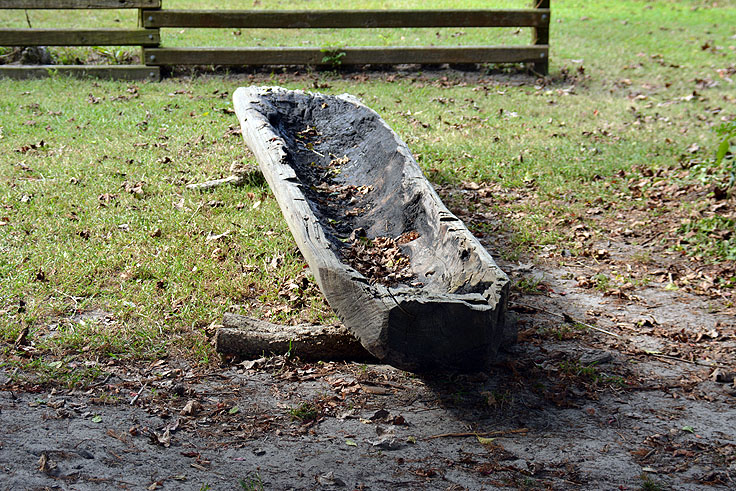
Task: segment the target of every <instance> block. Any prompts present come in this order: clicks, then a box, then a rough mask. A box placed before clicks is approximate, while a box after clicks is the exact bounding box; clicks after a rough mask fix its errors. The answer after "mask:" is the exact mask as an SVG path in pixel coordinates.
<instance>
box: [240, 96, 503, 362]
mask: <svg viewBox="0 0 736 491" xmlns="http://www.w3.org/2000/svg"><path fill="white" fill-rule="evenodd" d="M233 100H234V108H235V112H236V114H237V116H238V119H239V120H240V125H241V128H242V134H243V138H244V139H245V143H246V144H247V145H248V147H249V148H250V149H251V151H252V152H253V154H254V155H255V157H256V160H257V161H258V164H259V166H260V168H261V170H262V172H263V175H264V176H265V178H266V180H267V181H268V184H269V185H270V187H271V189H272V191H273V193H274V195H275V197H276V200H277V201H278V204H279V206H280V207H281V211H282V213H283V215H284V218H285V219H286V222H287V223H288V226H289V229H290V231H291V233H292V235H293V236H294V239H295V241H296V243H297V245H298V247H299V249H300V250H301V252H302V254H303V255H304V258H305V259H306V261H307V263H308V264H309V267H310V269H311V271H312V273H313V274H314V277H315V279H316V282H317V285H318V286H319V288H320V290H321V291H322V293H323V294H324V296H325V298H326V299H327V302H328V303H329V304H330V306H331V307H332V309H333V310H334V311H335V312H336V314H337V316H338V317H339V318H340V320H341V321H342V322H343V323H344V325H345V326H346V327H348V328H349V329H350V330H351V331H352V332H353V333H354V334H355V336H356V337H357V338H358V339H359V340H360V342H361V344H362V345H363V346H364V347H365V348H366V349H367V350H368V351H369V352H370V353H371V354H373V355H374V356H376V357H377V358H378V359H380V360H382V361H384V362H386V363H389V364H391V365H394V366H396V367H399V368H402V369H405V370H411V371H424V370H428V369H435V368H450V369H460V370H476V369H482V368H484V367H485V366H486V365H487V363H488V362H489V361H492V360H493V359H494V357H495V356H496V355H497V351H498V349H499V347H500V346H501V344H502V343H504V340H505V330H506V301H507V296H508V286H509V280H508V277H507V276H506V274H504V273H503V271H501V269H500V268H499V267H498V266H497V265H496V263H495V262H494V261H493V258H492V257H491V256H490V254H489V253H488V252H487V251H486V250H485V248H484V247H483V246H482V245H481V244H480V243H479V242H478V240H477V239H476V238H475V237H474V236H473V235H472V234H471V233H470V232H469V231H468V229H467V228H466V227H465V226H464V225H463V223H462V222H461V221H460V220H459V219H458V218H457V217H456V216H455V215H453V214H452V213H451V212H450V211H449V210H448V209H447V208H446V207H445V206H444V204H443V203H442V201H441V200H440V198H439V196H438V195H437V193H436V192H435V191H434V189H433V188H432V186H431V185H430V183H429V182H428V181H427V180H426V179H425V177H424V176H423V174H422V172H421V170H420V168H419V166H418V165H417V163H416V161H415V160H414V158H413V157H412V155H411V152H410V151H409V148H408V147H407V145H406V144H405V143H404V142H403V141H402V140H401V139H400V138H399V137H398V135H397V134H396V133H395V132H394V131H393V130H392V129H391V128H390V127H389V126H388V124H386V123H385V122H384V121H383V119H381V117H380V116H379V115H378V114H377V113H376V112H375V111H373V110H371V109H370V108H368V107H367V106H365V105H364V104H363V103H361V102H360V101H359V100H358V99H357V98H355V97H353V96H350V95H347V94H346V95H340V96H331V95H323V94H316V93H308V92H302V91H291V90H286V89H283V88H280V87H241V88H238V89H237V90H236V91H235V93H234V94H233Z"/></svg>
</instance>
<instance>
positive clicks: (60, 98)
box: [0, 0, 736, 383]
mask: <svg viewBox="0 0 736 491" xmlns="http://www.w3.org/2000/svg"><path fill="white" fill-rule="evenodd" d="M310 3H311V2H283V1H282V2H276V1H266V0H263V1H262V2H261V5H260V7H262V8H310ZM456 3H457V2H449V1H439V0H437V1H432V2H425V3H422V4H421V6H422V7H446V6H450V5H454V4H456ZM165 4H166V6H167V7H169V6H171V7H172V8H186V7H191V6H192V4H191V2H185V1H182V0H180V1H176V2H174V1H171V2H168V1H166V0H165ZM240 4H242V2H233V1H221V2H199V3H198V4H197V7H201V8H206V7H217V8H227V7H231V6H236V5H240ZM487 4H488V3H487V2H478V1H469V2H464V3H463V5H461V6H460V7H463V8H474V7H475V8H478V7H486V6H487ZM496 4H498V6H500V7H504V8H513V7H516V8H519V7H524V6H525V5H526V3H525V2H510V1H505V2H494V6H495V5H496ZM387 5H388V2H381V1H373V2H371V1H365V0H364V1H362V2H361V3H360V7H363V8H385V7H387ZM319 6H320V8H336V7H339V6H340V2H329V1H328V2H320V5H319ZM391 6H392V7H397V8H399V7H406V8H413V7H418V6H419V2H408V1H406V2H399V3H396V2H391ZM735 7H736V2H734V1H733V0H727V1H719V2H711V1H676V0H670V1H664V0H663V1H638V0H623V1H616V2H613V1H611V2H583V1H575V0H569V1H564V0H558V1H555V2H553V5H552V8H553V24H552V29H551V35H550V38H551V45H552V53H551V67H550V70H551V74H550V77H549V79H548V80H546V81H536V80H534V79H532V78H529V77H525V76H520V75H518V74H516V75H514V74H513V72H512V73H511V74H510V75H509V74H508V73H500V74H499V73H496V74H485V73H484V72H481V73H474V74H470V75H468V74H463V73H460V72H452V71H445V72H440V73H436V72H433V73H421V72H411V73H408V74H405V73H385V74H377V73H369V74H362V73H355V72H353V73H334V72H313V71H309V70H303V69H302V70H300V72H301V73H300V74H299V75H294V74H293V73H292V72H288V71H287V72H282V71H281V70H278V71H276V72H274V73H272V74H270V75H269V74H257V75H253V76H250V77H249V76H247V75H238V76H230V75H213V76H210V75H207V76H204V75H201V74H199V75H195V76H192V77H183V78H173V79H166V80H164V81H162V82H161V83H135V84H133V83H123V82H110V81H92V80H74V79H67V78H51V79H47V80H39V81H9V80H0V93H2V94H3V97H2V98H0V154H1V155H3V158H2V165H1V166H0V314H2V315H0V350H1V351H0V353H2V354H1V355H0V364H2V365H5V366H6V367H20V369H21V370H23V369H24V368H33V369H34V372H35V373H37V374H40V375H44V376H48V377H61V378H62V379H63V380H67V381H69V382H70V383H76V382H77V381H79V380H83V379H85V378H92V377H94V376H96V375H97V374H98V373H99V370H100V367H102V366H103V365H104V364H105V363H108V362H115V361H116V360H140V359H154V358H157V357H160V356H163V355H165V354H166V353H170V354H173V355H183V356H185V357H187V358H188V359H189V360H190V361H191V362H192V363H201V364H208V363H212V362H214V361H215V360H216V356H214V351H213V349H212V347H211V346H210V344H209V341H208V339H209V336H210V334H211V332H210V330H209V329H208V327H209V326H210V325H211V324H213V323H217V322H218V321H219V320H220V319H221V317H222V314H223V312H225V311H238V312H243V313H248V314H249V315H252V316H256V317H263V318H267V319H269V320H272V321H276V322H297V321H312V322H321V321H325V320H328V319H331V318H332V313H331V311H330V310H329V308H328V307H327V306H326V304H325V303H324V302H323V300H322V299H321V295H320V294H319V292H318V291H317V290H316V288H314V287H313V286H310V287H309V288H307V289H306V290H304V291H300V292H299V295H291V294H290V293H293V288H294V287H295V285H296V284H297V283H295V282H294V279H295V278H296V277H297V276H298V275H300V274H303V270H304V267H305V265H304V261H303V260H302V259H301V257H300V254H299V253H298V251H297V249H296V246H295V244H294V242H293V240H292V238H291V236H290V234H289V233H288V230H287V228H286V225H285V223H284V222H283V220H282V218H281V214H280V211H279V209H278V206H277V205H276V203H275V201H274V199H273V197H272V195H271V193H270V191H269V189H268V187H267V185H266V184H265V183H263V182H262V181H261V180H259V179H258V176H257V174H254V176H253V179H252V180H251V181H250V183H249V184H248V185H245V186H242V187H220V188H217V189H216V190H213V191H211V192H200V191H192V190H187V189H186V188H185V185H186V184H188V183H193V182H201V181H204V180H208V179H213V178H218V177H223V176H226V175H228V174H229V167H230V165H231V164H232V163H234V162H237V163H240V164H244V165H253V164H254V163H253V159H252V156H251V155H250V153H249V152H248V150H247V149H246V147H245V145H244V144H243V142H242V139H241V137H240V135H239V134H237V131H236V130H237V126H236V125H237V120H236V118H235V116H234V114H233V113H232V103H231V99H230V97H231V94H232V92H233V91H234V90H235V88H237V87H238V86H241V85H248V84H250V83H260V84H278V85H282V86H285V87H288V88H303V89H313V88H314V87H319V90H320V91H323V92H327V93H343V92H349V93H352V94H354V95H357V96H359V97H361V98H362V99H363V100H364V101H365V102H366V104H367V105H368V106H370V107H372V108H373V109H375V110H376V111H377V112H378V113H379V114H380V115H381V116H382V117H383V118H384V119H385V120H386V121H387V122H388V123H389V124H390V125H391V126H392V127H393V128H394V129H395V130H396V131H397V132H398V133H399V135H400V136H401V137H402V138H404V139H405V140H406V141H407V142H408V143H409V146H410V147H411V148H412V150H413V152H414V153H415V155H416V156H417V159H418V161H419V163H420V165H421V166H422V167H423V169H424V171H425V173H426V175H427V176H428V178H429V179H430V180H431V181H432V182H433V183H435V184H436V185H437V186H439V187H440V188H441V190H442V193H443V196H445V197H446V199H447V200H448V204H449V205H450V206H451V208H453V210H457V211H458V214H459V215H461V216H462V217H463V218H466V219H467V221H468V223H469V225H470V226H471V228H472V229H473V230H474V231H476V232H477V233H478V234H479V235H480V234H486V238H488V239H489V240H490V242H492V243H494V248H495V249H496V250H497V251H499V252H500V253H501V255H502V257H504V258H506V259H513V260H515V259H518V258H520V257H534V256H538V255H539V254H540V253H542V252H545V254H547V253H550V254H551V257H553V258H556V259H555V260H559V261H563V260H566V259H567V258H569V256H570V255H572V257H573V258H574V257H576V256H581V257H590V255H591V254H590V248H591V247H593V245H594V244H595V243H596V241H599V240H601V239H602V238H603V239H605V238H606V237H607V236H608V235H609V234H610V233H611V231H612V230H613V229H615V228H616V226H617V224H619V225H621V227H623V226H624V225H626V226H629V225H630V226H631V227H634V229H633V232H636V227H638V228H639V229H641V230H644V231H646V230H647V229H651V231H653V232H655V231H656V238H655V239H654V240H653V242H652V243H654V244H657V245H659V246H661V248H662V250H666V251H675V252H678V251H682V252H683V253H691V254H694V255H695V257H694V258H693V259H692V261H696V262H698V264H700V263H702V264H711V263H716V264H718V265H720V266H718V267H720V268H721V269H720V270H719V271H733V260H734V259H736V238H734V237H733V236H732V234H731V233H732V232H733V230H734V228H736V221H735V220H736V216H735V215H734V213H735V211H734V210H735V208H736V207H735V206H734V198H733V197H732V196H731V197H726V198H724V199H718V200H716V199H715V198H714V190H713V189H712V188H711V186H712V185H716V188H718V186H723V185H724V184H723V183H725V182H726V181H727V177H728V175H727V173H725V172H723V170H722V169H720V168H717V169H716V168H714V167H713V166H712V165H709V164H708V161H709V159H711V158H712V157H713V155H714V154H715V150H716V147H717V146H718V142H719V140H718V136H717V135H716V132H715V128H716V127H717V126H719V125H720V124H722V123H724V122H728V121H733V120H734V119H735V118H736V97H735V96H734V94H736V90H734V89H735V88H736V83H735V80H736V28H735V27H734V26H736V8H735ZM9 14H10V15H7V16H5V15H4V16H3V21H2V22H0V27H8V26H13V27H23V26H24V25H25V22H26V21H25V16H24V15H23V14H22V12H16V11H11V12H9ZM130 14H131V13H130V12H122V13H121V12H117V11H112V12H100V13H97V12H96V13H94V15H93V14H89V17H85V18H83V19H81V18H76V19H72V20H70V25H71V24H74V25H84V23H85V22H87V23H92V24H94V25H97V24H99V23H103V24H104V23H106V22H111V23H112V24H113V25H115V24H117V23H116V22H115V19H116V18H118V20H120V21H121V24H122V23H126V22H128V21H129V20H131V19H128V16H129V15H130ZM51 15H52V13H39V12H31V13H30V17H31V20H32V22H33V23H34V25H37V26H42V25H43V24H44V22H51V17H49V16H51ZM97 16H100V17H99V18H98V17H97ZM133 22H134V20H133ZM385 31H386V32H377V33H367V32H363V33H357V32H342V31H337V30H330V31H329V32H307V31H301V32H299V31H292V32H289V33H287V35H283V36H282V34H281V33H273V32H265V31H264V32H260V31H259V32H257V33H247V32H240V33H234V32H233V31H232V30H223V31H217V32H213V31H196V32H186V31H185V32H169V31H166V32H164V33H163V43H164V44H165V45H170V46H182V45H187V44H188V45H250V44H259V43H260V44H263V45H273V44H295V43H298V44H302V45H309V44H312V45H324V44H325V42H329V44H330V45H343V44H345V45H346V44H348V43H349V44H351V45H359V44H373V45H376V44H378V45H381V44H386V45H391V44H420V43H421V44H429V43H435V44H452V43H457V44H478V43H487V42H489V41H488V39H489V38H487V37H486V36H488V34H489V33H487V32H482V31H479V32H475V31H473V30H467V31H469V32H466V33H462V34H457V32H458V31H457V30H451V29H446V30H441V31H438V30H427V29H424V30H406V32H402V31H400V30H385ZM470 31H473V32H470ZM454 34H455V35H454ZM492 36H500V38H503V41H501V40H500V38H499V41H498V42H505V43H509V44H522V43H528V31H523V32H521V33H515V32H514V30H502V31H499V32H498V33H494V34H492ZM490 39H491V41H490V42H495V41H493V39H494V38H493V37H491V38H490ZM473 183H474V184H473ZM476 186H491V187H493V188H494V189H496V190H497V191H498V192H497V194H496V196H495V198H494V199H493V200H492V201H490V202H489V201H488V200H486V201H483V202H480V201H473V200H469V199H467V196H466V195H464V194H463V193H462V191H463V190H468V189H470V190H472V189H473V188H474V187H476ZM673 186H674V187H673ZM657 192H659V194H656V193H657ZM662 193H664V195H663V194H662ZM678 193H679V194H678ZM715 194H718V191H717V189H716V190H715ZM653 203H654V205H653ZM489 213H490V214H491V215H492V216H495V217H497V218H498V220H497V221H498V223H497V224H495V225H492V224H491V223H490V222H492V221H493V220H489V219H487V218H486V219H485V220H484V219H481V218H478V217H479V216H486V217H488V216H490V215H488V214H489ZM484 214H485V215H484ZM634 216H635V217H636V220H630V218H631V217H634ZM494 223H495V222H494ZM578 225H583V226H584V227H585V229H586V230H587V231H588V232H587V233H588V236H585V237H582V238H581V236H580V234H579V231H580V229H579V228H577V226H578ZM633 232H632V233H633ZM497 235H504V236H508V237H509V240H505V241H503V242H502V243H498V244H495V239H494V237H496V236H497ZM683 237H684V239H683ZM632 261H633V260H632ZM724 265H725V266H724ZM729 268H730V269H729ZM729 274H730V273H729ZM735 282H736V280H734V278H733V277H729V276H724V277H718V278H715V279H714V285H715V286H716V287H718V288H719V289H720V291H725V292H728V291H730V290H731V289H732V288H733V287H734V283H735ZM675 286H678V285H677V284H675ZM680 286H683V287H684V285H680ZM728 296H729V295H728V294H726V297H728ZM730 298H732V297H730ZM25 327H28V329H29V334H28V338H29V340H30V341H31V342H32V347H31V348H29V349H27V350H26V351H23V352H18V351H17V350H16V349H15V348H14V346H13V344H14V342H15V340H16V338H17V337H18V335H19V334H20V333H21V332H22V330H23V329H24V328H25Z"/></svg>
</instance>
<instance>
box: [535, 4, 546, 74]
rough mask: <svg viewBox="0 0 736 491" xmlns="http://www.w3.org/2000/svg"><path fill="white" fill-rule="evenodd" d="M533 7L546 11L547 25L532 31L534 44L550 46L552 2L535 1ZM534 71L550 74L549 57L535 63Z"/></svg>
mask: <svg viewBox="0 0 736 491" xmlns="http://www.w3.org/2000/svg"><path fill="white" fill-rule="evenodd" d="M533 2H534V3H533V5H534V6H535V7H536V8H537V9H539V10H540V11H541V10H544V11H546V16H545V18H544V20H545V23H544V24H542V25H539V26H535V27H534V28H533V29H532V44H533V45H535V46H543V45H549V23H550V0H533ZM534 71H535V72H537V73H539V74H540V75H547V73H549V57H547V58H545V59H544V60H540V61H537V62H536V63H534Z"/></svg>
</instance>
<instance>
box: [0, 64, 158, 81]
mask: <svg viewBox="0 0 736 491" xmlns="http://www.w3.org/2000/svg"><path fill="white" fill-rule="evenodd" d="M55 75H69V76H73V77H80V78H102V79H113V80H151V81H158V80H160V79H161V73H160V70H159V68H158V67H150V66H145V65H0V78H2V77H7V78H12V79H15V80H26V79H34V78H46V77H51V76H55Z"/></svg>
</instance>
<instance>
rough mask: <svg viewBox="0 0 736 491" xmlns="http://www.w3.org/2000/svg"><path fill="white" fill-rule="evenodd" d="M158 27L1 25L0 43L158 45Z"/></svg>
mask: <svg viewBox="0 0 736 491" xmlns="http://www.w3.org/2000/svg"><path fill="white" fill-rule="evenodd" d="M160 38H161V37H160V34H159V31H158V30H157V29H0V46H158V44H159V42H160Z"/></svg>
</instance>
